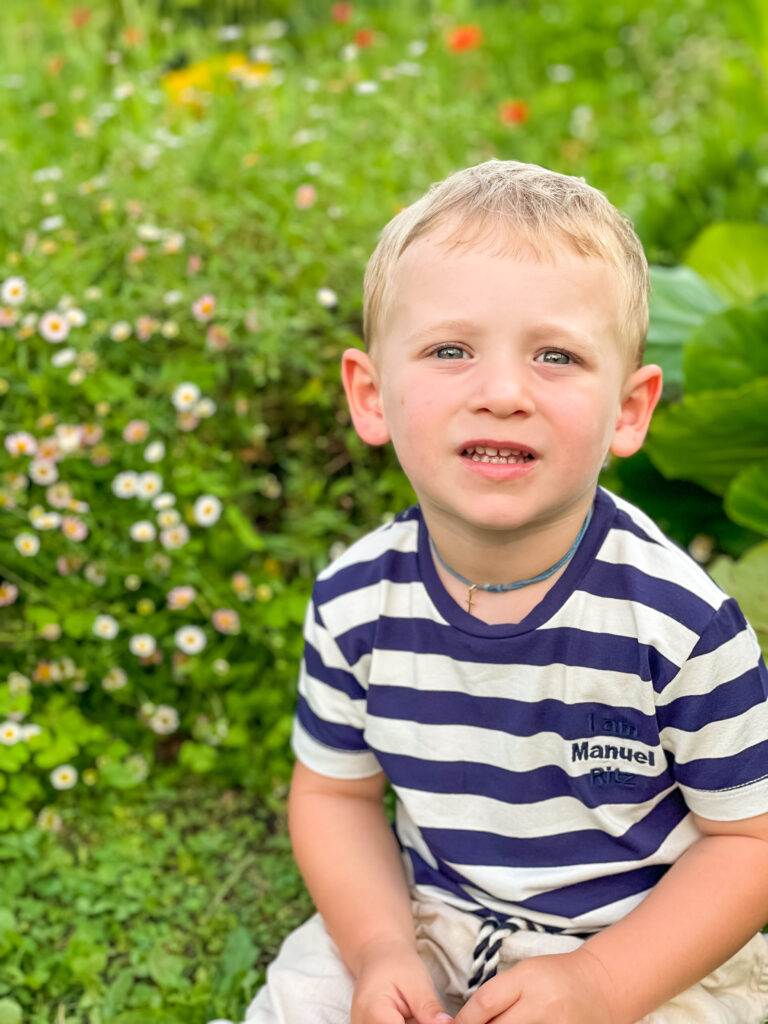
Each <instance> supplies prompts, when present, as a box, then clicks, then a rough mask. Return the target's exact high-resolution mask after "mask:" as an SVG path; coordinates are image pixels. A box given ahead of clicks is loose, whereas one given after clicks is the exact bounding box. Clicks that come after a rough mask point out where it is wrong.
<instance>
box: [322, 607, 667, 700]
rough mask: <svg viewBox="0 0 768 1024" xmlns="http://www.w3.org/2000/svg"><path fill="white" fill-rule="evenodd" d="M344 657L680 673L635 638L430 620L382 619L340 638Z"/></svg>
mask: <svg viewBox="0 0 768 1024" xmlns="http://www.w3.org/2000/svg"><path fill="white" fill-rule="evenodd" d="M337 643H338V645H339V647H340V649H341V650H342V652H343V653H344V656H345V657H346V658H347V660H348V661H349V662H350V664H354V663H355V661H357V659H358V658H359V657H361V655H362V654H363V653H368V652H370V651H371V650H373V648H374V647H376V648H377V649H379V650H389V651H407V652H408V653H414V654H442V655H444V656H445V657H448V658H453V659H454V660H455V661H463V662H476V663H477V664H478V666H479V671H483V670H484V667H485V666H487V665H512V666H514V665H522V666H525V665H537V666H545V665H546V666H551V665H557V664H559V665H566V666H574V667H580V668H594V669H600V670H604V669H605V667H606V665H609V666H610V667H611V669H612V670H613V671H615V672H626V673H629V674H632V675H639V676H640V678H641V679H644V680H646V681H648V680H649V679H651V678H652V676H651V674H650V671H649V669H651V668H652V669H653V671H654V672H655V673H656V675H657V679H656V680H655V681H654V684H655V685H656V686H657V687H663V686H664V685H666V683H667V682H668V681H669V680H670V679H672V678H673V677H674V676H675V675H676V674H677V672H678V671H679V666H677V665H674V664H673V663H672V662H670V661H669V660H668V659H666V658H664V657H663V656H662V655H660V654H659V653H658V652H657V651H655V650H654V648H652V647H647V646H646V645H644V644H640V643H638V642H637V640H635V639H634V638H633V637H622V636H614V635H613V634H609V633H589V632H586V631H585V630H580V629H571V628H568V627H563V628H559V629H547V630H541V631H539V632H535V633H534V632H529V633H524V634H520V635H516V636H505V637H497V638H489V637H477V636H471V635H470V634H468V633H464V632H461V631H459V630H456V629H454V628H453V627H452V626H444V625H442V624H441V623H439V622H433V621H431V620H429V619H417V618H409V619H405V618H402V619H399V618H390V617H388V616H381V618H379V619H378V620H377V621H376V622H371V623H364V624H363V625H360V626H355V627H353V628H352V629H349V630H347V631H346V632H345V633H342V634H341V635H340V636H339V637H337Z"/></svg>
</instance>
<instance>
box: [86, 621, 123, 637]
mask: <svg viewBox="0 0 768 1024" xmlns="http://www.w3.org/2000/svg"><path fill="white" fill-rule="evenodd" d="M119 630H120V626H119V625H118V622H117V619H116V618H114V617H113V616H112V615H97V616H96V618H95V619H94V622H93V632H94V633H95V635H96V636H100V637H101V638H102V639H103V640H113V639H114V638H115V637H116V636H117V634H118V632H119Z"/></svg>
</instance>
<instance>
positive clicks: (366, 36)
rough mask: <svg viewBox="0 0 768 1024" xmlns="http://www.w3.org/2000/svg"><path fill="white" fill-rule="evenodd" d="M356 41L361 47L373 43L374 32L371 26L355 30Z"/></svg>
mask: <svg viewBox="0 0 768 1024" xmlns="http://www.w3.org/2000/svg"><path fill="white" fill-rule="evenodd" d="M355 43H356V44H357V45H358V46H359V47H361V48H362V47H365V46H372V45H373V32H371V30H370V29H369V28H360V29H358V30H357V32H355Z"/></svg>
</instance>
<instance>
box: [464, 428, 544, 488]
mask: <svg viewBox="0 0 768 1024" xmlns="http://www.w3.org/2000/svg"><path fill="white" fill-rule="evenodd" d="M476 447H480V448H496V449H498V448H510V449H512V451H519V452H522V453H523V454H524V455H532V456H533V458H532V459H529V460H528V461H527V462H507V463H499V462H474V461H473V460H472V459H468V458H466V457H465V456H463V455H462V454H461V453H462V452H463V451H464V449H465V448H476ZM458 454H459V458H460V460H461V464H462V466H464V468H465V469H467V470H468V471H469V472H470V473H473V474H475V477H478V476H480V477H483V479H485V480H488V481H491V482H494V483H502V482H504V481H513V480H520V479H521V478H522V477H525V476H528V474H529V473H531V472H532V471H533V470H534V468H535V467H536V466H537V465H538V459H539V457H538V455H537V453H536V452H535V451H534V449H533V448H531V447H530V446H529V445H527V444H520V443H519V442H517V441H498V440H492V439H491V438H482V439H480V438H478V439H476V440H472V441H466V442H465V443H464V444H462V445H461V446H460V447H459V451H458Z"/></svg>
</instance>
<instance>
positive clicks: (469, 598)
mask: <svg viewBox="0 0 768 1024" xmlns="http://www.w3.org/2000/svg"><path fill="white" fill-rule="evenodd" d="M475 590H477V584H476V583H473V584H472V585H471V586H470V588H469V593H468V594H467V612H469V614H470V615H471V614H472V592H473V591H475Z"/></svg>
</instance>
